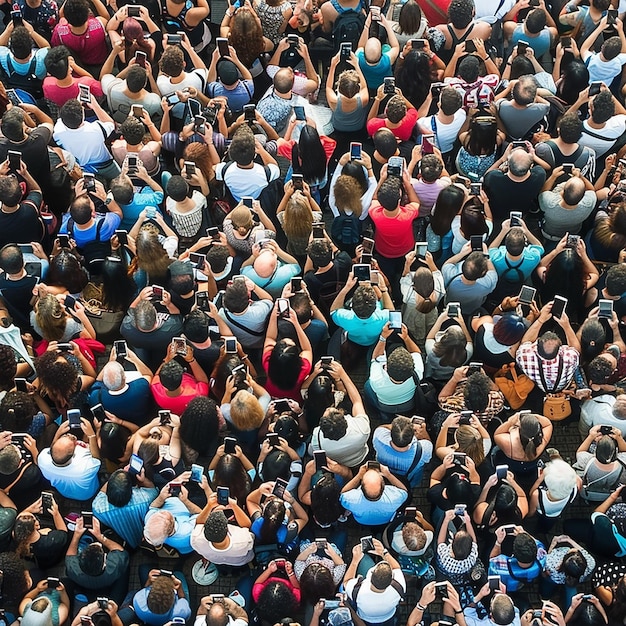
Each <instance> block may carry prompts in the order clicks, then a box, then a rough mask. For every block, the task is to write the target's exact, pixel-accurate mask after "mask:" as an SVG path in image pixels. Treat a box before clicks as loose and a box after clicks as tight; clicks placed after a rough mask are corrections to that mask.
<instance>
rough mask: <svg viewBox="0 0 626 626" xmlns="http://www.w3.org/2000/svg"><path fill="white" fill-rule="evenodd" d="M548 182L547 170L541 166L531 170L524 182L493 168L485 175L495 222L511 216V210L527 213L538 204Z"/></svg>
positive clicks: (486, 190)
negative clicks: (542, 189) (542, 190)
mask: <svg viewBox="0 0 626 626" xmlns="http://www.w3.org/2000/svg"><path fill="white" fill-rule="evenodd" d="M545 182H546V171H545V170H544V169H543V168H542V167H539V166H535V167H533V168H532V169H531V170H530V176H529V177H528V178H527V179H526V180H525V181H523V182H515V181H513V180H511V179H510V178H509V177H508V176H507V175H506V174H503V173H502V172H501V171H499V170H492V171H491V172H489V173H487V174H486V175H485V192H486V193H487V196H489V204H490V207H491V212H492V213H493V219H494V222H502V221H504V220H506V219H508V218H509V214H510V213H511V211H521V212H522V213H524V214H526V213H528V211H529V210H530V209H531V208H532V207H534V206H536V205H537V198H538V196H539V193H540V192H541V188H542V187H543V184H544V183H545Z"/></svg>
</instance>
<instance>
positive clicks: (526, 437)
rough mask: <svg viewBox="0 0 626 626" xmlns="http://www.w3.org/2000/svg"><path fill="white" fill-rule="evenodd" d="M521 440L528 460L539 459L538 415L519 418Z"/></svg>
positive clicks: (539, 433)
mask: <svg viewBox="0 0 626 626" xmlns="http://www.w3.org/2000/svg"><path fill="white" fill-rule="evenodd" d="M519 438H520V442H521V444H522V448H523V449H524V454H525V456H526V458H527V459H535V458H537V449H538V448H539V446H540V445H541V444H542V443H543V428H542V426H541V422H540V421H539V419H538V418H537V416H536V415H533V414H532V413H524V414H523V415H522V416H521V417H520V418H519ZM525 562H526V561H525Z"/></svg>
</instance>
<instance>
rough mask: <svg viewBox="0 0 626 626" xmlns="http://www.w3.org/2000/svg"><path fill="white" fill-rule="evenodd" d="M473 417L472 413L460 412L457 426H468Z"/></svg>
mask: <svg viewBox="0 0 626 626" xmlns="http://www.w3.org/2000/svg"><path fill="white" fill-rule="evenodd" d="M473 415H474V413H473V412H472V411H461V417H460V418H459V426H469V425H470V424H471V423H472V417H473Z"/></svg>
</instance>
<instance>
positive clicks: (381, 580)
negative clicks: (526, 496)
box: [371, 561, 393, 591]
mask: <svg viewBox="0 0 626 626" xmlns="http://www.w3.org/2000/svg"><path fill="white" fill-rule="evenodd" d="M392 579H393V576H392V572H391V565H389V563H387V561H380V562H379V563H377V564H376V565H375V566H374V569H373V570H372V577H371V582H372V585H373V586H374V587H376V589H378V590H379V591H384V590H385V589H387V587H389V585H391V581H392Z"/></svg>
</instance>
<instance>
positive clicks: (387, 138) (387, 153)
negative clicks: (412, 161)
mask: <svg viewBox="0 0 626 626" xmlns="http://www.w3.org/2000/svg"><path fill="white" fill-rule="evenodd" d="M411 1H413V0H411ZM372 141H373V142H374V148H375V149H376V151H377V152H378V153H379V154H380V156H382V157H383V158H384V159H388V158H390V157H392V156H393V155H394V154H395V153H396V151H397V150H398V140H397V139H396V136H395V135H394V134H393V132H392V131H391V130H389V129H388V128H379V129H378V130H377V131H376V132H375V133H374V136H373V137H372ZM320 241H323V240H320Z"/></svg>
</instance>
